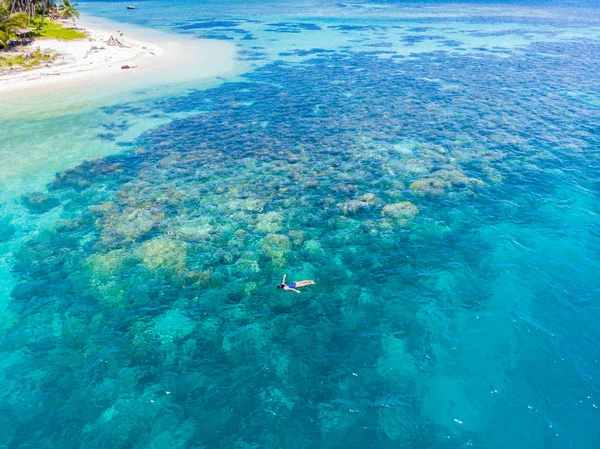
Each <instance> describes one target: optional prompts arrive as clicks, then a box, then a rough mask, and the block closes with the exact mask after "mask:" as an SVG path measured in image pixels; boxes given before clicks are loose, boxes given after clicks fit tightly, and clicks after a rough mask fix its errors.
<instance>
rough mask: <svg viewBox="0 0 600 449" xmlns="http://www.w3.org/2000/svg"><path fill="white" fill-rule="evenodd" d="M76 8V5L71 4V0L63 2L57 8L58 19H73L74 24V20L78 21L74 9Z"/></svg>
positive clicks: (77, 12) (76, 12)
mask: <svg viewBox="0 0 600 449" xmlns="http://www.w3.org/2000/svg"><path fill="white" fill-rule="evenodd" d="M76 6H77V3H71V0H63V2H62V4H61V5H60V6H59V8H58V9H59V11H60V18H61V19H64V18H65V17H66V18H67V19H73V22H75V19H79V11H77V10H76V9H75V7H76Z"/></svg>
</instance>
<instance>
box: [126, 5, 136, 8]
mask: <svg viewBox="0 0 600 449" xmlns="http://www.w3.org/2000/svg"><path fill="white" fill-rule="evenodd" d="M127 9H135V6H132V5H129V6H127Z"/></svg>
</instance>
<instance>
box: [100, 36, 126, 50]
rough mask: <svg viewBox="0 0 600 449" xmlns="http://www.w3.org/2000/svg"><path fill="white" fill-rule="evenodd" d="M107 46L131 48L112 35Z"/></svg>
mask: <svg viewBox="0 0 600 449" xmlns="http://www.w3.org/2000/svg"><path fill="white" fill-rule="evenodd" d="M106 45H110V46H111V47H121V48H129V47H128V46H127V45H125V44H124V43H123V42H121V41H120V40H119V39H117V38H116V37H114V36H113V35H112V34H111V35H110V38H109V39H108V40H107V41H106Z"/></svg>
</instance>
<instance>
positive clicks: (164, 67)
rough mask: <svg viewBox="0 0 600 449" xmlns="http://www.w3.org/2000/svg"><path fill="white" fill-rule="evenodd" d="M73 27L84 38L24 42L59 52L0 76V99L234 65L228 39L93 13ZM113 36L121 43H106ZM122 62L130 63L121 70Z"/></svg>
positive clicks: (161, 79) (204, 73)
mask: <svg viewBox="0 0 600 449" xmlns="http://www.w3.org/2000/svg"><path fill="white" fill-rule="evenodd" d="M78 27H79V28H80V29H82V30H83V31H85V32H87V33H88V35H89V36H88V38H87V39H82V40H76V41H60V40H56V39H38V40H36V41H35V42H33V44H31V45H30V47H29V48H30V49H31V50H32V51H33V50H34V49H35V48H36V47H39V48H40V49H41V50H50V51H54V52H57V53H59V54H60V56H58V57H57V58H56V60H55V61H53V62H52V63H51V64H49V65H48V66H46V65H42V66H41V67H38V68H35V69H32V70H27V71H23V72H16V73H5V74H2V75H0V95H1V96H2V99H3V100H6V101H9V100H16V102H20V101H21V100H24V99H27V98H29V97H31V95H32V94H33V93H35V92H36V91H38V92H44V93H45V94H48V93H49V92H53V93H62V94H63V95H64V94H68V95H69V96H74V94H75V93H78V94H79V93H81V94H82V95H83V96H85V97H90V96H96V97H98V96H106V95H109V94H115V93H118V92H122V91H125V90H128V89H129V90H131V89H132V88H135V89H140V88H145V87H149V86H152V85H154V86H156V85H162V84H173V83H182V82H189V81H195V80H206V79H211V78H216V77H218V76H227V75H230V74H231V73H233V72H234V71H236V69H239V67H236V49H235V46H234V45H233V44H232V43H230V42H225V41H217V40H202V39H189V38H186V37H183V36H178V35H171V34H167V33H164V32H160V31H155V30H149V29H142V28H137V27H134V26H130V25H124V24H120V23H116V22H109V21H106V20H103V19H99V18H95V17H89V16H88V17H84V18H82V20H81V21H80V22H78ZM111 36H112V37H114V38H115V39H118V40H119V41H120V42H121V43H122V44H123V47H120V46H111V45H108V44H107V42H108V41H109V39H110V38H111ZM124 65H128V66H130V67H132V68H130V69H122V66H124Z"/></svg>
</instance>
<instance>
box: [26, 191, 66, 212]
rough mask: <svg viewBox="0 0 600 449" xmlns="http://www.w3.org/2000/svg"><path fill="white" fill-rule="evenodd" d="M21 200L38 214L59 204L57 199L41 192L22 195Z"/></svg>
mask: <svg viewBox="0 0 600 449" xmlns="http://www.w3.org/2000/svg"><path fill="white" fill-rule="evenodd" d="M21 202H22V203H23V205H24V206H25V207H27V209H29V210H30V211H31V212H35V213H38V214H43V213H45V212H48V211H49V210H51V209H54V208H55V207H56V206H58V205H59V204H60V201H59V200H58V199H56V198H54V197H51V196H50V195H48V194H47V193H43V192H33V193H30V194H28V195H24V196H23V197H21Z"/></svg>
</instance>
